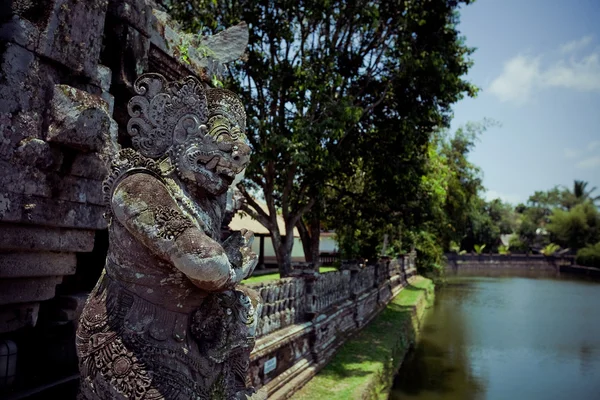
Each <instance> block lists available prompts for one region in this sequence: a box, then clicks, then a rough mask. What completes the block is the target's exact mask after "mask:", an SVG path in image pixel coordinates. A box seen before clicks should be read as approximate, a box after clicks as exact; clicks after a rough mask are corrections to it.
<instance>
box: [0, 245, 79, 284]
mask: <svg viewBox="0 0 600 400" xmlns="http://www.w3.org/2000/svg"><path fill="white" fill-rule="evenodd" d="M76 264H77V259H76V257H75V254H74V253H51V252H35V253H20V252H10V253H0V279H2V278H27V277H37V276H60V275H73V274H74V273H75V267H76Z"/></svg>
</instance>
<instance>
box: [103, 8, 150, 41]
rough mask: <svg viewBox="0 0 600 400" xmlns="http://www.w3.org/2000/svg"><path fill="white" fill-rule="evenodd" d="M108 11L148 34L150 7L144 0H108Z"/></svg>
mask: <svg viewBox="0 0 600 400" xmlns="http://www.w3.org/2000/svg"><path fill="white" fill-rule="evenodd" d="M108 12H109V13H110V14H112V15H114V16H115V17H117V18H119V19H121V20H123V21H125V22H127V24H128V25H131V26H133V27H134V28H135V29H137V30H138V31H140V32H142V33H143V34H144V35H145V36H150V26H151V17H152V7H150V5H148V2H147V1H146V0H109V3H108Z"/></svg>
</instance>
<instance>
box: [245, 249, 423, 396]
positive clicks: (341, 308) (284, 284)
mask: <svg viewBox="0 0 600 400" xmlns="http://www.w3.org/2000/svg"><path fill="white" fill-rule="evenodd" d="M415 274H416V267H415V254H414V253H411V254H409V255H406V256H402V257H399V258H397V259H393V260H383V261H381V262H379V263H378V264H377V265H371V266H358V265H356V266H349V267H348V268H347V269H346V270H343V271H338V272H328V273H324V274H301V275H300V277H294V278H286V279H282V280H280V281H275V282H271V283H263V284H248V285H247V286H249V287H252V288H253V289H255V290H257V291H259V292H260V293H261V295H262V297H263V300H265V309H264V310H263V316H262V318H261V321H260V322H259V332H260V337H259V338H258V340H257V343H256V346H255V347H254V351H253V352H252V355H251V358H250V376H249V377H248V379H249V380H250V381H251V382H252V384H253V385H254V386H256V387H264V388H265V389H266V391H267V393H268V396H269V399H279V398H287V397H289V396H291V395H292V394H293V393H294V392H295V391H296V390H298V389H299V388H300V387H302V385H304V384H305V383H306V382H307V381H308V380H310V378H312V377H313V376H314V375H315V374H316V373H317V372H318V371H319V369H320V368H322V367H323V366H325V365H326V364H327V362H328V361H329V360H330V359H331V357H333V355H334V354H335V351H336V350H337V349H338V348H339V347H340V346H341V345H342V344H343V343H344V341H345V340H346V338H348V336H349V335H351V334H352V333H354V332H356V331H357V330H359V329H360V328H362V327H364V326H365V325H366V324H367V323H368V322H369V321H371V320H372V319H373V318H374V317H375V316H376V315H377V314H378V313H379V311H381V310H382V309H383V308H384V307H385V306H386V305H387V304H388V303H389V301H390V300H391V299H392V298H393V297H394V296H395V295H396V294H398V292H399V291H400V290H402V288H403V287H405V286H406V285H407V284H408V280H409V279H410V278H411V277H412V276H414V275H415ZM303 304H304V305H305V306H304V307H303V306H302V305H303ZM291 321H294V322H292V323H290V322H291Z"/></svg>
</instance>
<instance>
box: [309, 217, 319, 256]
mask: <svg viewBox="0 0 600 400" xmlns="http://www.w3.org/2000/svg"><path fill="white" fill-rule="evenodd" d="M320 240H321V221H320V220H319V219H318V218H314V219H313V220H312V221H311V224H310V247H311V253H312V255H311V258H312V262H314V263H315V264H316V263H318V262H319V252H320V249H319V245H320V244H321V242H320Z"/></svg>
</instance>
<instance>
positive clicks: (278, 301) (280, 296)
mask: <svg viewBox="0 0 600 400" xmlns="http://www.w3.org/2000/svg"><path fill="white" fill-rule="evenodd" d="M247 286H249V287H250V288H252V289H254V290H256V291H257V292H258V293H260V296H261V297H262V299H263V309H262V313H261V316H260V320H259V322H258V326H257V330H256V336H257V337H259V336H264V335H267V334H269V333H271V332H273V331H276V330H278V329H283V328H285V327H287V326H290V325H292V324H294V323H297V322H300V321H302V320H303V318H304V311H305V307H304V302H305V297H306V283H305V280H304V279H301V278H284V279H280V280H277V281H272V282H265V283H256V284H249V285H247Z"/></svg>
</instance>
